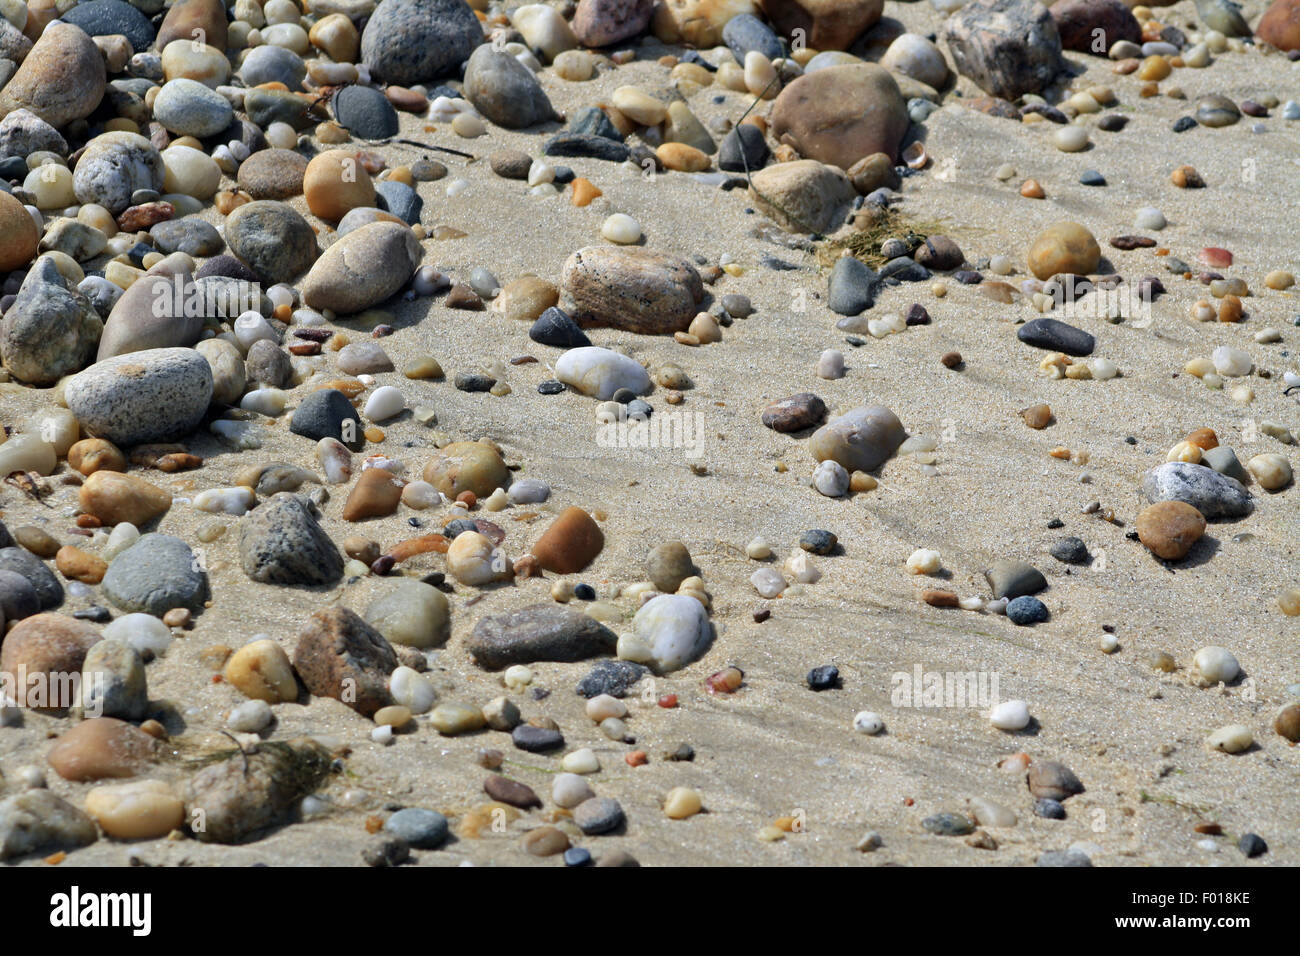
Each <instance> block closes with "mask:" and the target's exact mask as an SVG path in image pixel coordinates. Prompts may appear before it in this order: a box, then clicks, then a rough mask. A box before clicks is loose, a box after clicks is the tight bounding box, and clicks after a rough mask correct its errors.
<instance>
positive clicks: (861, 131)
mask: <svg viewBox="0 0 1300 956" xmlns="http://www.w3.org/2000/svg"><path fill="white" fill-rule="evenodd" d="M909 122H910V121H909V119H908V115H907V103H906V102H905V101H904V99H903V96H902V94H901V93H900V92H899V89H898V83H897V82H895V80H894V78H893V77H892V76H891V75H890V74H889V71H888V70H886V69H884V68H883V67H880V66H877V65H876V64H874V63H860V64H853V65H848V66H833V67H829V68H827V69H824V70H818V71H816V72H815V73H811V74H805V75H804V76H801V77H799V78H798V79H797V80H795V81H794V82H793V83H791V84H789V85H788V86H787V87H785V89H783V90H782V91H781V93H780V94H779V95H778V96H777V98H776V101H775V102H774V103H773V104H772V135H773V137H774V138H775V139H776V140H777V141H778V142H782V141H785V138H786V137H789V141H790V142H791V143H792V145H794V147H795V148H796V149H797V150H798V151H799V153H800V155H802V156H804V157H805V158H807V159H815V160H817V161H819V162H822V163H827V164H829V165H832V166H838V167H839V168H840V169H848V168H849V167H851V166H852V165H853V164H854V163H856V162H857V161H858V160H860V159H862V158H863V157H864V156H870V155H871V154H872V153H885V154H886V155H888V156H889V158H890V159H891V160H897V159H898V149H899V145H900V143H901V141H902V138H903V134H904V133H905V132H906V131H907V128H908V125H909Z"/></svg>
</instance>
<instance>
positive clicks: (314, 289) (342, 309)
mask: <svg viewBox="0 0 1300 956" xmlns="http://www.w3.org/2000/svg"><path fill="white" fill-rule="evenodd" d="M423 254H424V252H423V250H422V249H421V248H420V242H419V240H417V239H416V238H415V234H414V233H413V232H412V231H411V230H410V229H408V228H407V227H406V226H404V225H397V224H396V223H391V222H374V223H371V224H369V225H367V226H362V227H361V228H359V229H356V230H354V231H352V232H350V233H348V234H347V235H346V236H343V237H342V238H341V239H339V240H338V241H337V242H335V243H334V245H332V246H330V247H329V249H327V250H325V253H324V254H323V255H322V256H321V257H320V259H319V260H317V262H316V264H315V265H314V266H312V268H311V271H310V272H308V273H307V276H306V278H305V279H304V280H303V283H302V298H303V302H305V303H306V304H307V305H309V306H311V307H312V308H314V309H332V310H334V311H335V312H338V313H344V314H347V313H354V312H360V311H362V310H364V309H368V308H370V307H371V306H374V305H378V304H379V303H381V302H383V301H384V300H386V299H388V298H389V297H390V296H392V295H394V294H395V293H396V292H398V291H399V290H400V289H401V288H402V286H404V285H405V284H406V282H407V280H408V279H410V278H411V276H412V274H414V272H415V269H416V267H417V266H418V265H419V264H420V259H421V257H422V256H423Z"/></svg>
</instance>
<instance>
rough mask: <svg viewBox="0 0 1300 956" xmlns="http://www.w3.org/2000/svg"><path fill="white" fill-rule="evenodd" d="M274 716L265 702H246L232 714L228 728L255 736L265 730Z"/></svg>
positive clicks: (227, 719) (227, 722)
mask: <svg viewBox="0 0 1300 956" xmlns="http://www.w3.org/2000/svg"><path fill="white" fill-rule="evenodd" d="M273 716H274V715H273V714H272V713H271V705H270V704H268V703H267V702H266V701H264V700H246V701H244V702H243V703H242V704H240V705H239V706H238V707H236V708H235V709H234V710H232V711H231V712H230V716H229V717H227V718H226V727H228V728H229V729H230V730H233V731H234V732H235V733H242V734H255V733H257V732H258V731H260V730H264V729H265V728H266V726H267V725H268V724H270V723H271V719H272V717H273Z"/></svg>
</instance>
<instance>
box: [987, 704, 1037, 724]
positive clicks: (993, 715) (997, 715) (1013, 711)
mask: <svg viewBox="0 0 1300 956" xmlns="http://www.w3.org/2000/svg"><path fill="white" fill-rule="evenodd" d="M989 723H991V724H992V725H993V726H994V727H996V728H997V729H998V730H1024V729H1025V728H1026V727H1028V726H1029V705H1028V704H1026V703H1025V702H1024V701H1023V700H1004V701H1003V702H1002V703H1000V704H998V705H997V706H996V707H994V708H993V709H992V710H990V711H989Z"/></svg>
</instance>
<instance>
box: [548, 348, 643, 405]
mask: <svg viewBox="0 0 1300 956" xmlns="http://www.w3.org/2000/svg"><path fill="white" fill-rule="evenodd" d="M555 377H556V378H557V379H559V380H560V381H561V382H563V383H564V384H566V385H569V386H572V387H573V388H575V389H577V390H578V391H579V392H581V393H583V394H584V395H591V396H592V397H594V398H598V399H601V400H607V399H610V398H612V397H613V396H614V393H615V392H617V391H619V390H620V389H627V390H629V391H631V392H633V393H635V394H637V395H645V394H648V393H649V392H650V390H651V387H652V386H651V382H650V375H649V374H648V373H647V372H646V370H645V369H644V368H643V367H642V366H641V364H640V363H639V362H637V361H636V360H635V359H631V358H629V357H628V356H626V355H622V354H620V353H618V352H614V351H611V350H610V349H605V348H598V347H596V346H587V347H584V348H576V349H570V350H568V351H567V352H565V353H564V354H563V355H561V356H560V357H559V359H558V360H557V361H556V363H555Z"/></svg>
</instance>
